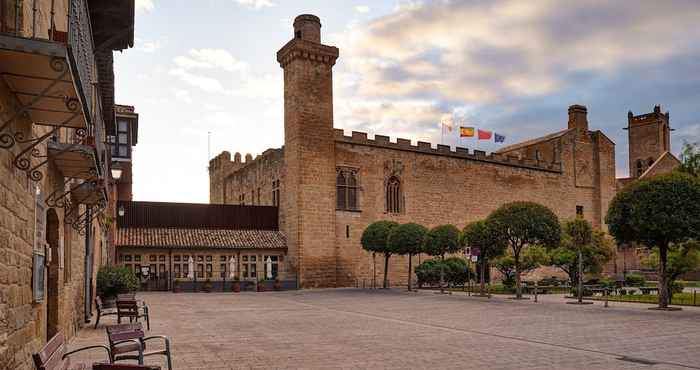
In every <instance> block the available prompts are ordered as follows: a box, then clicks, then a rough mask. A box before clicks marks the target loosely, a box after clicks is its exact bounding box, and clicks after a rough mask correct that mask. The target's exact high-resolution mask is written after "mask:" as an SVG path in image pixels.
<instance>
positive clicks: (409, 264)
mask: <svg viewBox="0 0 700 370" xmlns="http://www.w3.org/2000/svg"><path fill="white" fill-rule="evenodd" d="M412 260H413V255H412V254H410V253H409V254H408V291H409V292H410V291H411V290H412V289H411V288H412V286H411V280H412V278H413V271H412V270H411V268H412V266H411V262H412Z"/></svg>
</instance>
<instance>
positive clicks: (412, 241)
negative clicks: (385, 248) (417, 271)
mask: <svg viewBox="0 0 700 370" xmlns="http://www.w3.org/2000/svg"><path fill="white" fill-rule="evenodd" d="M427 232H428V229H426V228H425V227H424V226H422V225H419V224H416V223H407V224H402V225H399V226H397V227H394V228H393V229H392V230H391V232H390V233H389V239H388V244H389V249H391V250H392V251H393V252H394V253H397V254H402V255H403V254H407V255H408V290H409V291H410V290H412V285H411V280H412V279H411V277H412V276H413V266H412V262H413V261H412V260H413V255H414V254H418V253H421V252H422V251H423V241H424V239H425V234H426V233H427Z"/></svg>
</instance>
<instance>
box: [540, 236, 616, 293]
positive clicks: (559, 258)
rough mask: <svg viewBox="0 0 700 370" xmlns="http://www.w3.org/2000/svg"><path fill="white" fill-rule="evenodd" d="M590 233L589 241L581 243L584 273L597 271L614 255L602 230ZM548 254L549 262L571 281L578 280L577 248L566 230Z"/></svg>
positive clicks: (613, 250) (610, 243)
mask: <svg viewBox="0 0 700 370" xmlns="http://www.w3.org/2000/svg"><path fill="white" fill-rule="evenodd" d="M564 230H565V231H566V230H567V227H566V226H564ZM591 234H592V235H591V238H590V242H589V243H588V244H585V245H583V247H582V249H581V254H582V256H583V271H584V272H585V273H598V272H600V271H602V269H603V266H604V265H605V264H606V263H607V262H608V261H610V259H612V257H613V256H614V255H615V246H614V245H613V243H612V241H611V240H610V238H609V237H607V236H606V234H605V233H604V232H602V231H598V230H592V233H591ZM549 256H550V258H551V264H552V265H554V266H557V267H558V268H560V269H561V270H562V271H564V272H565V273H566V274H567V275H569V279H570V280H571V281H572V283H573V282H576V281H577V280H578V250H577V248H576V246H575V244H574V242H573V240H572V238H571V236H570V235H569V232H568V231H566V232H564V234H563V235H562V239H561V242H560V243H559V246H558V247H557V248H555V249H553V250H552V251H551V252H550V253H549Z"/></svg>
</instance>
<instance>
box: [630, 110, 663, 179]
mask: <svg viewBox="0 0 700 370" xmlns="http://www.w3.org/2000/svg"><path fill="white" fill-rule="evenodd" d="M627 133H628V135H629V167H630V177H639V176H641V175H642V174H643V173H644V171H646V170H647V169H648V168H649V167H650V166H651V165H652V164H653V163H654V162H655V161H656V160H657V159H658V158H659V157H661V155H662V154H664V153H665V152H667V151H669V150H670V149H671V128H670V125H669V113H668V112H666V113H661V107H660V106H658V105H657V106H655V107H654V111H653V112H651V113H646V114H641V115H637V116H635V115H634V113H632V111H630V112H628V113H627Z"/></svg>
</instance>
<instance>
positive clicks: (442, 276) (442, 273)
mask: <svg viewBox="0 0 700 370" xmlns="http://www.w3.org/2000/svg"><path fill="white" fill-rule="evenodd" d="M441 259H442V263H441V264H440V293H445V255H444V254H443V255H442V258H441Z"/></svg>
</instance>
